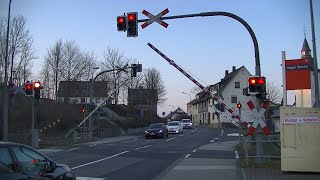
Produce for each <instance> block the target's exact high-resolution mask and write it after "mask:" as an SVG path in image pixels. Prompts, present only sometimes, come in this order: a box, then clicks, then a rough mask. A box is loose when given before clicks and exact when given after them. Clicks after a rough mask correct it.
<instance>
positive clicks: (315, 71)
mask: <svg viewBox="0 0 320 180" xmlns="http://www.w3.org/2000/svg"><path fill="white" fill-rule="evenodd" d="M310 15H311V29H312V45H313V46H312V50H313V67H314V68H313V77H314V91H315V92H314V96H315V97H314V98H315V102H314V105H313V107H315V108H318V107H319V79H318V61H317V48H316V35H315V31H314V18H313V7H312V0H310Z"/></svg>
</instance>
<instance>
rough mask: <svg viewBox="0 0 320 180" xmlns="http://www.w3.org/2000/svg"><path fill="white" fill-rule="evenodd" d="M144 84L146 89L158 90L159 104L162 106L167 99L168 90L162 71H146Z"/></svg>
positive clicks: (152, 69) (149, 69) (154, 69)
mask: <svg viewBox="0 0 320 180" xmlns="http://www.w3.org/2000/svg"><path fill="white" fill-rule="evenodd" d="M143 74H144V77H143V83H144V87H145V88H146V89H156V90H157V94H158V104H159V105H162V104H163V103H164V102H165V101H166V100H167V99H166V98H165V96H166V89H165V86H164V83H163V81H162V78H161V74H160V71H158V70H157V69H156V68H148V69H145V70H144V73H143Z"/></svg>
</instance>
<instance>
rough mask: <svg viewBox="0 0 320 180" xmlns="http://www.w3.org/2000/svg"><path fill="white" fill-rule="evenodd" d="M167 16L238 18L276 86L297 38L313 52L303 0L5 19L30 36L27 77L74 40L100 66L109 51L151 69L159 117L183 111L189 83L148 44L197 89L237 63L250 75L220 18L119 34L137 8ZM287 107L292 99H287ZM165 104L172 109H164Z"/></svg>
mask: <svg viewBox="0 0 320 180" xmlns="http://www.w3.org/2000/svg"><path fill="white" fill-rule="evenodd" d="M8 2H9V0H0V16H7V13H8ZM313 5H314V9H315V12H314V13H315V25H316V32H317V39H316V40H317V50H318V53H319V47H320V45H319V42H320V38H319V37H320V34H319V25H320V17H319V16H320V1H314V4H313ZM165 8H168V9H169V11H170V12H169V13H168V14H167V15H166V16H173V15H183V14H192V13H200V12H208V11H226V12H230V13H233V14H236V15H238V16H240V17H241V18H243V19H244V20H245V21H246V22H247V23H248V24H249V25H250V26H251V27H252V29H253V31H254V32H255V34H256V37H257V40H258V43H259V50H260V59H261V67H262V75H264V76H266V77H267V78H268V81H274V82H275V83H276V84H277V85H278V86H279V88H280V86H281V84H282V78H281V76H282V74H281V66H280V64H281V51H286V54H287V59H295V58H300V57H301V55H300V51H301V48H302V44H303V39H304V32H305V33H306V37H307V40H308V42H309V45H310V47H311V49H312V41H311V25H310V22H311V20H310V12H309V10H310V6H309V0H281V1H280V0H158V1H155V0H126V1H125V0H108V1H107V0H12V9H11V12H12V15H13V16H16V15H23V16H24V17H25V18H26V20H27V27H28V28H29V30H30V32H31V34H32V35H33V37H34V45H35V49H36V55H37V56H39V57H40V58H39V59H37V60H35V61H34V68H33V73H34V75H35V76H36V75H37V74H38V72H39V70H40V67H41V63H42V61H43V59H44V56H45V54H46V51H47V49H48V48H49V47H50V46H52V45H53V44H54V43H55V41H57V40H58V39H60V38H61V39H63V40H74V41H76V42H77V43H78V44H79V45H80V46H81V48H82V49H84V50H89V51H94V52H95V54H96V56H97V58H98V60H99V61H102V60H103V53H104V50H105V49H106V48H107V47H108V46H109V47H111V48H117V49H119V50H120V51H122V52H123V53H124V54H125V56H127V57H129V58H135V59H137V60H139V62H140V63H142V64H143V67H144V68H148V67H156V68H157V69H158V70H159V71H160V72H161V74H162V78H163V81H164V83H165V86H166V89H167V99H168V100H167V102H166V104H165V105H164V107H162V108H160V109H158V114H161V113H162V112H163V111H164V112H166V114H168V113H169V111H172V110H173V109H174V108H173V106H174V107H175V108H177V107H181V108H182V109H183V110H185V111H186V103H187V102H188V101H189V96H188V95H186V94H182V92H183V91H184V92H190V89H191V88H192V87H194V86H195V85H194V84H193V83H192V82H191V81H190V80H188V79H187V78H186V77H185V76H183V75H182V74H181V73H180V72H179V71H177V70H176V69H174V67H172V66H170V65H169V64H168V63H167V62H166V61H164V60H163V59H162V58H161V57H160V56H159V55H157V54H156V53H155V52H154V51H153V50H151V49H150V48H149V47H148V46H147V43H148V42H150V43H152V44H153V45H155V46H156V47H157V48H159V49H160V50H161V51H163V52H164V53H165V54H166V55H167V56H168V57H170V58H171V59H173V60H174V61H175V62H176V63H177V64H179V65H181V66H182V67H184V68H186V69H188V71H190V72H191V73H192V74H193V75H194V76H196V77H198V78H199V79H201V80H202V81H203V82H204V83H203V84H204V85H210V84H215V83H217V82H218V81H219V80H220V79H221V78H223V76H224V71H225V70H226V69H228V70H229V71H230V70H231V67H232V66H236V67H240V66H242V65H244V66H245V67H246V68H247V69H248V70H249V71H250V72H251V73H252V74H254V72H255V71H254V67H255V59H254V49H253V43H252V40H251V37H250V35H249V33H248V32H247V30H246V29H245V28H244V27H243V26H242V25H241V24H240V23H239V22H237V21H235V20H233V19H231V18H228V17H222V16H215V17H205V18H188V19H178V20H166V22H167V23H168V24H169V26H168V28H167V29H166V28H164V27H162V26H160V25H159V24H157V23H153V24H151V25H150V26H148V27H147V28H145V29H141V27H140V26H139V37H137V38H127V37H126V33H122V32H118V31H117V28H116V17H117V16H118V15H121V14H123V13H126V12H138V13H139V14H138V16H139V19H145V18H146V16H144V15H143V14H142V13H141V12H142V11H143V9H146V10H148V11H149V12H150V13H152V14H158V13H159V12H161V11H162V10H163V9H165ZM289 99H290V101H289V103H292V99H293V98H292V97H289ZM169 105H171V106H169Z"/></svg>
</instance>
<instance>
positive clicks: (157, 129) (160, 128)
mask: <svg viewBox="0 0 320 180" xmlns="http://www.w3.org/2000/svg"><path fill="white" fill-rule="evenodd" d="M144 136H145V137H146V139H148V138H149V137H162V138H164V137H168V136H169V132H168V128H167V126H166V125H165V124H164V123H156V124H151V125H150V126H149V128H148V129H147V130H145V131H144Z"/></svg>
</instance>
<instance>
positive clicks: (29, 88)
mask: <svg viewBox="0 0 320 180" xmlns="http://www.w3.org/2000/svg"><path fill="white" fill-rule="evenodd" d="M24 94H25V96H33V84H32V83H30V82H26V83H25V84H24Z"/></svg>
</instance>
